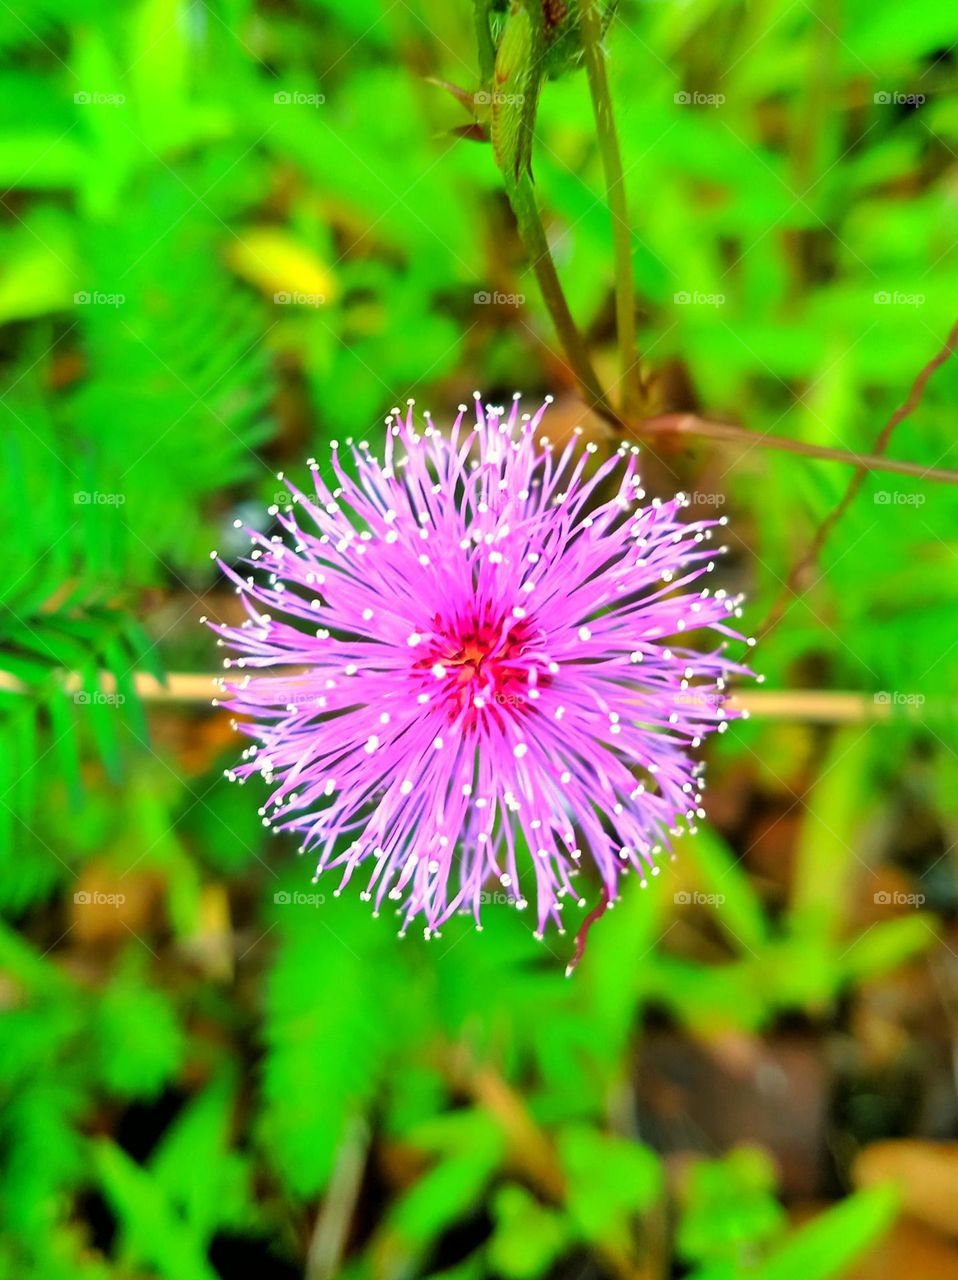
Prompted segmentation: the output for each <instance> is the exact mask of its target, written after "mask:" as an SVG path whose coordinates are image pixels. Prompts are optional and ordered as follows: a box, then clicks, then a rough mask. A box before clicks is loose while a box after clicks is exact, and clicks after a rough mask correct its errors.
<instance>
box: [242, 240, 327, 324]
mask: <svg viewBox="0 0 958 1280" xmlns="http://www.w3.org/2000/svg"><path fill="white" fill-rule="evenodd" d="M227 261H228V262H229V265H230V266H231V267H232V269H233V270H234V271H235V272H236V274H237V275H238V276H241V277H242V278H243V279H244V280H247V281H249V283H250V284H253V285H256V287H257V288H259V289H262V290H263V292H264V293H265V294H267V295H269V296H272V297H273V299H274V300H275V301H280V302H284V303H293V304H296V303H299V304H300V305H303V306H319V305H322V303H324V302H331V301H332V299H333V298H334V297H335V295H336V280H335V278H334V276H333V274H332V272H331V271H330V269H329V268H328V267H327V266H326V265H325V263H323V262H322V261H321V260H320V258H319V257H318V255H317V254H316V253H315V252H314V251H313V250H312V249H310V248H309V247H308V246H307V245H305V244H303V243H302V242H301V241H299V240H297V239H295V237H294V236H292V235H290V233H289V232H288V231H284V230H283V229H282V228H279V227H253V228H250V229H249V230H246V231H243V232H241V233H240V236H239V239H238V240H234V241H233V243H232V244H231V245H230V247H229V250H228V252H227Z"/></svg>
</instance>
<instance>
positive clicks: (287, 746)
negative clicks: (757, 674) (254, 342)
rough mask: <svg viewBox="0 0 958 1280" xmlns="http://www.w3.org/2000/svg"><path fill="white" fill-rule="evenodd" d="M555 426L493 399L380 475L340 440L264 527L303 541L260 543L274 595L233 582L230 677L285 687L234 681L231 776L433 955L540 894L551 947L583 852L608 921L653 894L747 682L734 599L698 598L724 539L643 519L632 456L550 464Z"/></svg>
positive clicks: (573, 446) (256, 585)
mask: <svg viewBox="0 0 958 1280" xmlns="http://www.w3.org/2000/svg"><path fill="white" fill-rule="evenodd" d="M545 408H546V406H545V405H543V406H542V408H540V409H539V410H538V412H536V413H535V414H533V415H532V416H531V417H530V415H529V414H520V412H519V403H518V396H517V397H516V399H515V403H514V404H513V406H512V411H511V413H509V414H508V415H507V414H506V413H505V411H504V410H502V409H497V408H492V407H487V408H486V409H485V410H483V408H482V407H481V404H480V402H479V397H478V395H477V397H476V423H475V425H474V426H468V425H465V424H464V420H463V419H464V412H465V410H464V408H462V407H461V408H460V413H459V416H458V417H457V419H456V421H455V424H454V425H453V427H452V430H451V431H450V432H449V433H448V434H443V433H441V432H440V431H439V430H437V428H436V427H434V426H433V425H432V422H431V419H430V418H429V415H428V414H426V415H425V426H424V428H423V429H422V430H421V431H417V430H416V428H415V426H414V423H413V411H412V408H411V407H410V409H409V412H408V413H407V415H406V416H405V418H402V417H401V415H400V412H399V410H398V409H396V410H393V413H392V415H391V416H390V417H389V418H388V419H387V434H386V443H385V449H384V451H383V458H382V461H381V462H380V461H379V459H378V458H377V457H376V456H375V455H374V454H373V452H372V451H371V450H370V447H369V446H368V445H367V444H366V443H365V442H363V443H361V444H359V445H358V446H355V445H354V446H352V447H351V450H350V451H351V454H352V460H353V464H354V468H355V475H350V474H348V473H347V471H346V470H345V469H344V467H343V464H342V461H341V459H340V452H339V450H338V448H337V446H336V445H335V444H334V445H333V449H332V473H333V476H334V477H335V478H334V479H332V478H331V479H330V480H328V481H327V480H324V479H323V477H322V475H321V474H320V468H319V465H318V464H317V463H316V462H315V461H312V460H311V461H310V464H309V465H310V467H311V469H312V471H313V476H314V479H315V489H316V493H315V496H309V495H307V494H305V493H302V492H300V491H299V490H298V489H297V488H296V487H295V486H294V485H292V484H291V483H289V482H288V481H287V482H286V483H287V485H288V488H289V491H290V496H291V501H290V503H289V504H288V505H287V506H286V508H285V510H282V511H280V510H279V509H278V508H276V507H273V508H270V510H271V513H272V514H273V515H274V516H275V517H276V519H277V521H278V523H279V525H280V526H281V527H282V529H283V530H284V531H285V533H286V535H288V536H287V537H286V538H285V539H284V538H283V537H282V536H279V535H276V536H273V537H265V536H263V535H262V534H260V533H257V532H256V531H255V530H249V531H248V532H249V536H250V538H251V539H252V542H253V543H254V544H255V545H254V549H253V551H252V553H251V556H250V563H251V564H252V567H253V568H254V569H256V570H262V571H263V573H264V574H265V580H262V581H261V580H257V579H256V578H255V577H254V576H250V577H248V578H242V577H240V576H239V575H238V574H236V573H235V572H234V571H233V570H232V569H230V568H229V567H228V566H226V565H223V566H222V568H223V571H224V572H225V573H226V574H227V575H228V576H229V577H230V578H231V579H232V580H233V581H234V582H235V584H236V587H237V590H238V591H239V593H240V595H241V596H242V598H243V601H244V604H245V605H246V609H247V612H248V613H249V615H250V617H249V620H248V621H246V622H244V623H243V625H242V627H230V626H216V627H215V628H214V630H216V631H217V632H218V633H219V635H220V636H221V637H222V641H221V643H223V642H225V643H227V644H228V645H229V646H231V648H232V649H233V650H235V651H236V652H238V653H239V654H241V655H242V656H240V657H238V658H234V659H231V660H228V661H227V662H226V666H227V667H230V668H237V667H239V668H245V669H246V671H247V672H249V671H250V670H254V671H259V670H260V669H264V668H283V669H284V670H279V671H277V672H275V673H274V674H271V675H254V676H251V675H249V674H246V675H244V676H243V677H242V678H241V679H239V680H234V679H231V680H230V681H229V683H228V684H227V686H226V687H227V689H228V693H229V698H228V701H227V705H228V706H229V707H230V708H231V709H232V710H234V711H236V712H239V713H241V714H242V715H243V716H244V717H248V719H244V720H242V721H241V722H240V724H239V728H240V729H241V731H242V732H243V733H246V734H248V735H249V736H250V737H251V738H253V739H254V740H255V741H254V744H253V745H251V746H250V747H248V748H247V750H246V751H245V752H244V753H243V755H244V763H242V764H241V765H240V766H239V767H238V768H237V769H236V770H235V771H230V772H229V774H228V776H230V777H234V778H235V777H238V778H240V779H245V778H247V777H249V776H250V775H251V774H253V773H260V774H262V776H263V777H264V778H265V779H266V781H267V782H268V783H269V784H270V785H271V786H272V787H273V791H272V795H271V796H270V798H269V800H268V802H267V804H266V806H265V807H264V809H263V810H262V811H261V812H262V813H263V814H264V822H266V824H267V825H272V826H274V827H276V828H277V829H279V830H287V831H293V832H296V833H297V835H298V836H299V837H300V838H301V846H302V849H303V850H310V851H315V852H316V853H317V855H318V865H317V869H316V876H317V877H318V876H319V875H320V873H321V872H323V871H326V870H327V869H330V868H333V867H339V868H341V869H342V879H341V882H340V889H341V888H342V886H343V885H344V884H346V882H347V881H348V880H349V879H350V878H351V877H352V875H353V873H354V872H355V871H357V870H358V869H359V868H360V867H361V866H362V867H364V868H366V869H367V870H368V872H369V877H368V884H367V887H366V888H365V890H364V891H363V894H362V896H363V897H364V898H367V899H372V900H374V902H375V909H376V910H377V911H378V909H379V908H380V907H381V905H382V904H383V901H384V900H393V901H395V902H397V903H401V904H402V906H401V908H400V910H401V912H402V915H403V917H404V919H403V929H405V926H406V925H407V924H408V923H409V921H410V920H412V919H413V918H414V917H417V916H420V915H421V916H422V917H423V918H424V922H425V925H426V934H427V936H428V935H429V933H430V932H431V931H434V930H436V929H438V928H439V926H440V925H441V924H442V923H443V921H445V920H446V919H448V917H449V916H450V915H451V914H452V913H453V912H456V911H460V910H467V911H471V912H472V913H473V914H474V916H475V919H476V922H477V924H478V922H479V915H480V905H481V903H482V902H483V900H484V898H485V897H486V895H487V892H488V891H489V890H490V889H495V890H496V891H497V892H503V893H504V895H505V896H506V897H507V898H508V899H510V900H511V901H513V902H514V903H515V905H516V906H517V907H519V908H520V909H522V908H524V907H525V906H526V905H527V902H526V896H525V895H526V894H528V893H529V886H530V885H531V884H532V883H533V881H534V883H535V899H536V904H537V905H536V910H537V915H538V931H537V936H541V932H542V930H543V928H544V927H545V925H546V923H547V922H548V920H549V918H550V917H551V918H552V919H554V920H555V921H556V922H558V923H559V925H560V927H561V910H562V906H563V899H564V898H565V897H566V896H567V895H570V894H571V895H573V897H574V898H576V899H577V898H578V897H579V894H578V893H577V891H576V888H575V885H574V879H575V876H576V874H577V872H578V869H579V865H580V862H581V860H582V859H583V858H585V857H588V858H591V860H592V861H593V862H594V863H595V866H596V868H597V869H598V872H599V875H600V876H601V879H602V882H603V885H604V895H605V897H606V898H607V899H608V900H610V901H611V900H614V898H615V897H616V896H617V892H618V885H619V880H620V877H621V876H622V875H624V874H625V873H626V872H627V871H628V870H630V869H635V870H636V871H637V872H638V873H639V875H640V877H641V878H642V881H643V883H645V874H646V872H649V873H651V874H652V875H655V874H656V873H657V872H658V870H659V866H658V862H657V859H658V858H659V856H660V855H661V854H662V853H663V851H664V850H665V849H666V848H667V846H668V838H669V834H670V833H672V834H675V833H677V831H678V830H679V829H681V827H682V826H688V827H690V828H692V829H694V826H695V821H696V818H700V817H702V815H703V810H702V808H701V801H702V795H701V791H702V785H703V784H702V781H701V778H700V771H701V766H700V765H699V764H697V763H695V762H694V760H693V759H692V757H691V755H690V749H693V748H695V747H698V746H699V744H700V742H701V740H702V738H703V736H704V735H705V734H706V733H707V732H709V731H711V730H713V729H719V730H722V729H724V728H725V727H726V716H727V712H726V710H725V708H724V706H723V704H724V701H725V693H724V690H725V682H726V678H727V677H728V676H729V675H730V674H732V673H739V672H744V671H745V668H743V667H742V666H740V665H739V664H738V663H735V662H733V661H731V660H730V659H729V658H728V657H726V656H725V654H724V652H723V650H724V647H725V642H724V641H721V640H719V639H718V638H715V639H711V637H713V636H716V633H717V636H723V635H724V636H733V637H736V638H741V637H739V636H738V634H737V632H735V631H734V630H732V629H730V626H729V623H728V619H729V615H737V614H738V613H739V608H738V606H739V600H738V599H736V598H732V597H730V596H728V595H727V594H726V593H725V592H724V591H721V590H719V591H714V592H713V591H710V590H709V589H708V588H707V587H701V586H699V585H696V587H695V589H692V584H693V583H696V584H698V583H699V580H700V579H701V577H702V575H704V574H706V573H708V572H709V570H711V569H712V567H713V562H712V559H711V557H712V555H713V552H712V551H711V550H710V549H709V546H708V543H709V540H710V538H711V536H712V526H714V525H715V524H716V523H719V524H721V523H724V520H722V521H696V522H685V521H683V520H682V519H681V516H682V511H683V507H685V506H686V505H688V500H687V499H686V498H685V497H684V496H683V495H681V494H680V495H678V496H677V497H676V498H674V499H673V500H672V501H670V502H660V501H658V500H657V499H653V500H652V502H651V503H650V504H648V505H645V506H643V505H642V499H643V498H644V497H645V494H644V491H643V490H642V489H641V488H640V486H639V478H638V476H637V474H636V454H637V453H638V450H637V448H635V447H634V446H628V445H623V446H622V447H621V448H620V449H619V452H618V456H617V457H613V458H611V459H610V460H608V461H606V462H604V463H603V464H602V465H600V466H598V467H597V468H596V469H595V470H594V471H591V469H590V468H589V466H588V464H589V457H588V455H589V454H590V453H593V452H595V446H594V445H587V446H586V447H585V450H582V449H580V448H579V447H578V443H577V442H576V441H573V442H572V443H570V444H569V445H568V446H567V447H565V448H564V449H563V450H562V451H561V453H558V452H554V451H553V449H552V447H551V445H550V444H549V443H548V441H547V440H545V439H544V438H539V436H538V432H539V426H540V422H541V419H542V415H543V413H544V412H545ZM613 485H614V492H613V493H612V494H611V496H609V490H610V487H611V486H613ZM693 632H700V633H702V635H703V638H704V640H705V641H706V643H707V644H710V645H711V647H710V648H709V649H708V650H707V651H705V652H703V651H701V650H699V649H693V648H690V647H688V645H687V643H686V642H687V640H688V638H689V637H690V636H691V634H692V633H693ZM336 892H337V893H338V892H339V889H337V890H336Z"/></svg>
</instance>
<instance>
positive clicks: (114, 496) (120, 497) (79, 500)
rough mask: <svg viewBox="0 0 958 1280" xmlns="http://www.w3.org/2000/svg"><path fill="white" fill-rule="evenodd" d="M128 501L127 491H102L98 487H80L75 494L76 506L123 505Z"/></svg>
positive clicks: (74, 503)
mask: <svg viewBox="0 0 958 1280" xmlns="http://www.w3.org/2000/svg"><path fill="white" fill-rule="evenodd" d="M125 502H126V494H125V493H101V492H100V491H99V490H98V489H94V490H92V492H91V491H90V490H89V489H78V490H77V492H76V493H75V494H74V495H73V505H74V506H75V507H122V506H123V504H124V503H125Z"/></svg>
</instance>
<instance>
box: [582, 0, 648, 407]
mask: <svg viewBox="0 0 958 1280" xmlns="http://www.w3.org/2000/svg"><path fill="white" fill-rule="evenodd" d="M579 21H580V23H581V27H582V47H583V53H584V56H585V65H586V72H587V74H588V77H589V91H590V93H591V95H592V107H593V110H594V112H595V124H596V136H597V137H598V140H599V153H600V155H601V157H602V168H603V170H604V171H605V183H606V192H607V196H608V202H609V213H610V214H611V216H612V250H613V256H614V261H615V323H616V334H617V336H618V341H619V368H620V377H621V385H622V413H623V416H624V417H626V418H629V417H632V416H634V415H635V414H637V413H638V412H639V410H640V408H641V406H642V403H643V400H644V397H645V388H644V387H643V385H642V375H641V371H640V367H639V352H638V348H637V345H636V337H635V286H634V282H633V277H632V232H631V223H630V222H629V210H628V201H627V199H626V194H625V182H624V179H623V173H622V154H621V152H620V150H619V136H618V133H617V131H616V127H615V115H614V113H613V110H612V96H611V94H610V93H609V77H608V74H607V72H606V65H605V55H604V53H603V51H602V46H601V40H602V30H601V24H600V22H599V16H598V14H597V13H596V9H595V3H594V0H582V4H581V6H580V10H579Z"/></svg>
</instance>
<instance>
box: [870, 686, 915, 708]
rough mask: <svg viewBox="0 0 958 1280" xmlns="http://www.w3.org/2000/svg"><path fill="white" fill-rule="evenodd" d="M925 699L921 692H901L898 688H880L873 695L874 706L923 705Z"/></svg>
mask: <svg viewBox="0 0 958 1280" xmlns="http://www.w3.org/2000/svg"><path fill="white" fill-rule="evenodd" d="M926 701H927V699H926V698H925V695H924V694H923V693H902V692H901V690H900V689H892V690H888V689H882V690H880V692H878V693H876V694H875V697H874V702H875V706H876V707H923V706H924V705H925V702H926Z"/></svg>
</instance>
